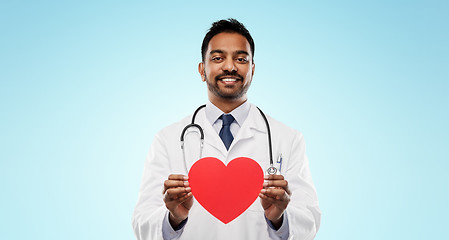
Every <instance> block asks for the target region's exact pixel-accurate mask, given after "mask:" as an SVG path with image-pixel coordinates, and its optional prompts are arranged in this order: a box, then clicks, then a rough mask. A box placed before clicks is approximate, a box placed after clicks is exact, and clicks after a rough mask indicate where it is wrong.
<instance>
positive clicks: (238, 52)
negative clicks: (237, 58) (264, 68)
mask: <svg viewBox="0 0 449 240" xmlns="http://www.w3.org/2000/svg"><path fill="white" fill-rule="evenodd" d="M214 53H224V51H223V50H221V49H215V50H212V51H210V53H209V54H211V55H212V54H214ZM236 54H245V55H249V53H248V52H247V51H244V50H239V51H237V52H236Z"/></svg>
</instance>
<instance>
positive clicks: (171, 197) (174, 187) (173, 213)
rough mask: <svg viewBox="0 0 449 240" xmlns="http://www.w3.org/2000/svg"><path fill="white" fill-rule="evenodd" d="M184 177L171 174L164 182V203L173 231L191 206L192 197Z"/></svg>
mask: <svg viewBox="0 0 449 240" xmlns="http://www.w3.org/2000/svg"><path fill="white" fill-rule="evenodd" d="M188 179H189V177H187V176H185V175H177V174H171V175H170V176H168V180H165V182H164V192H163V193H164V194H165V195H164V202H165V206H166V207H167V209H168V211H170V217H169V220H170V224H171V226H172V227H173V229H176V228H177V227H178V225H179V224H180V223H181V222H182V221H183V220H184V219H186V218H187V217H188V215H189V210H190V208H191V207H192V205H193V195H192V192H191V189H190V187H189V182H188V181H187V180H188Z"/></svg>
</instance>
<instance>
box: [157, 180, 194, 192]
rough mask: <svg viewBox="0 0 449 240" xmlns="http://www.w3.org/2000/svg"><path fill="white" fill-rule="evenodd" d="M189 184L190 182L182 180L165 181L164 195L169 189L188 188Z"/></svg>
mask: <svg viewBox="0 0 449 240" xmlns="http://www.w3.org/2000/svg"><path fill="white" fill-rule="evenodd" d="M188 186H189V182H188V181H180V180H165V181H164V190H163V191H162V193H165V192H166V191H167V189H169V188H175V187H188Z"/></svg>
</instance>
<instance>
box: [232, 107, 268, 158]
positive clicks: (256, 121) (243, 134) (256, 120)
mask: <svg viewBox="0 0 449 240" xmlns="http://www.w3.org/2000/svg"><path fill="white" fill-rule="evenodd" d="M256 132H264V133H266V132H267V128H266V125H265V122H264V120H263V118H262V116H261V115H260V112H259V110H258V109H257V107H256V106H255V105H252V104H251V108H250V110H249V114H248V117H247V118H246V120H245V122H244V123H243V125H242V127H241V128H240V130H239V132H238V133H237V136H236V137H235V138H234V140H233V141H232V144H231V147H230V148H229V150H230V151H231V149H232V147H233V146H234V145H236V144H237V143H238V142H239V141H242V140H244V139H249V138H252V137H254V134H255V133H256Z"/></svg>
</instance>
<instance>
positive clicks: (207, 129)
mask: <svg viewBox="0 0 449 240" xmlns="http://www.w3.org/2000/svg"><path fill="white" fill-rule="evenodd" d="M200 114H201V115H200ZM198 115H199V116H201V117H200V118H199V119H198V120H200V119H201V120H200V123H201V124H200V126H201V127H203V129H204V143H205V144H208V145H210V146H211V147H213V148H215V149H216V150H217V151H219V152H220V153H221V156H215V157H219V158H220V157H223V156H226V155H227V152H228V151H227V150H226V147H225V145H224V144H223V141H222V140H221V138H220V136H219V135H218V133H217V132H216V131H215V129H214V128H213V127H212V125H211V124H210V122H209V121H208V120H207V118H206V112H205V111H201V112H200V113H198ZM231 146H232V145H231Z"/></svg>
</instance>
